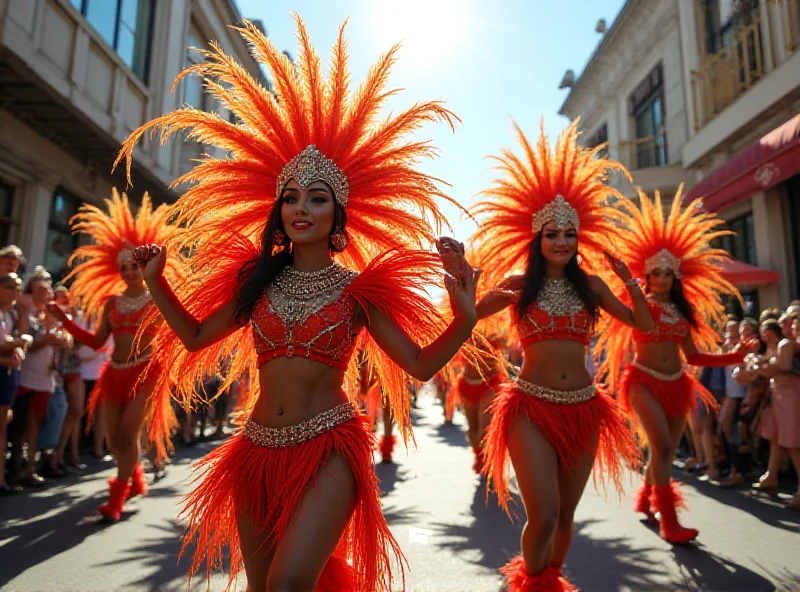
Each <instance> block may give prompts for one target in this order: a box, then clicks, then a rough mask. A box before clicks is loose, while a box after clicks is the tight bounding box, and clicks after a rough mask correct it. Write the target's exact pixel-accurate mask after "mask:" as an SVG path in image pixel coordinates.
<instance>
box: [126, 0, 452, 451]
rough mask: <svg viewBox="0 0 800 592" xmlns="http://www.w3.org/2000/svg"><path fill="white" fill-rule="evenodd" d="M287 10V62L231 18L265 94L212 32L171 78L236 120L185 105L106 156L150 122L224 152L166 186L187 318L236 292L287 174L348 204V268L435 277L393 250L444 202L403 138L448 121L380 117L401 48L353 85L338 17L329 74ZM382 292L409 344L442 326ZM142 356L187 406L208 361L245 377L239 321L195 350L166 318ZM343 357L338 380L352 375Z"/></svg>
mask: <svg viewBox="0 0 800 592" xmlns="http://www.w3.org/2000/svg"><path fill="white" fill-rule="evenodd" d="M293 16H294V18H295V20H296V22H297V27H298V32H297V37H298V41H299V44H300V48H299V52H298V59H297V64H296V66H295V64H293V63H292V62H291V61H290V60H289V58H288V57H287V56H286V55H284V54H283V53H281V52H280V51H278V50H277V49H276V48H275V47H274V45H273V44H272V42H271V41H270V40H269V39H267V37H265V35H264V34H263V33H262V31H261V30H260V29H259V28H258V27H257V26H256V25H254V24H252V23H249V22H247V21H245V22H244V24H243V26H242V27H234V29H235V30H236V31H237V32H238V33H239V34H241V35H242V37H243V38H244V39H245V40H246V41H247V42H248V43H249V46H250V51H251V54H252V55H253V57H254V58H255V59H256V60H257V61H258V62H259V63H260V64H262V65H263V66H265V67H266V69H267V70H268V72H269V75H270V77H271V78H272V80H273V82H274V84H273V87H274V90H275V94H273V93H272V92H271V91H269V90H268V89H266V88H264V87H263V86H262V85H261V84H260V83H259V82H258V81H257V80H255V79H254V78H253V77H252V76H251V75H250V74H249V73H248V72H247V70H246V69H245V68H244V67H243V66H242V65H240V64H239V63H237V61H236V60H235V59H234V58H232V57H230V56H228V55H226V54H225V53H224V52H223V50H222V49H221V47H220V46H219V45H218V44H216V43H212V44H211V47H210V49H208V50H198V51H199V53H200V54H201V56H202V57H203V61H202V62H200V63H198V64H196V65H193V66H190V67H189V68H187V69H186V70H184V71H183V72H182V73H181V74H180V75H179V76H178V78H177V80H176V84H177V83H178V82H179V81H180V80H181V79H182V78H183V77H185V76H188V75H198V76H200V77H201V78H202V79H203V81H204V84H205V88H206V90H207V92H209V93H210V94H211V95H212V96H213V97H214V98H215V99H216V101H217V102H218V103H219V104H221V105H222V106H223V107H224V108H226V109H228V110H230V112H231V113H232V115H234V116H235V117H234V119H233V120H232V121H229V120H228V119H226V118H222V117H220V116H218V115H216V114H214V113H207V112H204V111H200V110H197V109H193V108H191V107H184V108H181V109H178V110H177V111H175V112H173V113H169V114H167V115H164V116H162V117H159V118H157V119H154V120H153V121H151V122H149V123H147V124H145V125H144V126H142V127H141V128H139V129H138V130H136V131H134V132H133V133H132V134H131V136H130V137H129V138H128V139H127V140H126V141H125V142H124V143H123V146H122V150H121V151H120V154H119V156H118V158H117V162H118V163H119V162H120V161H121V160H123V159H126V160H127V166H128V169H129V170H130V166H131V159H132V158H133V152H134V147H135V145H136V144H137V143H138V142H139V140H140V139H141V138H142V137H143V136H144V135H145V134H146V133H148V132H150V133H151V134H152V133H155V132H157V131H160V134H161V140H162V141H166V140H167V139H168V138H169V137H170V136H172V135H174V134H176V133H180V132H186V133H187V134H188V137H189V138H190V139H194V140H197V141H200V142H203V143H205V144H208V145H211V146H215V147H217V148H220V149H221V150H222V152H224V154H225V157H224V158H216V157H213V156H205V157H203V158H202V159H200V160H199V161H198V164H197V165H196V166H195V167H194V169H193V170H191V171H189V172H188V173H186V174H185V175H183V176H182V177H180V178H179V179H177V180H176V181H175V182H174V184H173V185H177V184H184V183H185V184H187V185H188V190H187V191H186V193H184V194H183V195H182V196H181V197H180V198H179V199H178V201H177V203H176V204H175V206H174V212H175V219H174V222H175V224H176V225H177V226H179V227H180V228H181V235H180V236H177V235H176V236H175V237H174V238H173V239H172V240H170V241H168V245H167V246H168V250H169V251H170V252H176V251H177V250H178V249H182V248H187V249H190V251H191V253H192V260H191V264H192V275H191V277H190V278H189V279H188V280H187V281H186V282H184V283H183V284H182V285H177V286H173V287H174V289H175V290H176V292H177V294H178V296H179V297H180V299H181V301H182V302H183V303H184V304H185V306H186V307H187V308H188V309H189V310H190V311H191V313H192V314H193V315H195V317H196V318H200V319H202V318H205V317H206V316H207V315H208V314H210V313H211V312H212V311H213V310H214V309H216V308H217V307H218V306H219V305H220V303H222V302H226V301H227V300H229V299H230V298H231V295H232V294H236V293H237V292H238V291H237V288H238V285H239V273H240V271H241V270H242V266H243V265H244V264H245V263H246V262H248V261H251V260H252V259H253V258H256V257H258V256H259V254H260V250H261V248H262V245H261V238H262V235H263V232H264V228H265V224H266V222H267V219H268V217H269V214H270V211H271V210H272V208H273V206H274V205H275V204H276V203H277V202H278V200H279V199H280V196H281V193H282V190H283V187H284V185H285V184H286V182H287V181H288V180H290V179H294V180H295V181H297V182H298V183H300V184H301V185H303V186H306V185H308V184H309V183H311V182H313V181H315V180H322V181H324V182H326V183H327V184H328V185H329V186H330V188H331V189H332V191H333V197H334V198H335V199H336V201H337V202H338V204H339V205H340V206H342V207H344V208H346V212H347V227H346V229H345V230H346V232H347V235H348V236H349V238H350V240H349V241H348V245H347V247H346V249H345V250H344V251H343V252H341V253H339V254H338V255H337V257H338V259H339V261H340V262H341V263H342V264H343V265H345V266H347V267H349V268H351V269H353V270H355V271H358V272H362V275H361V276H360V278H362V279H364V277H365V273H366V275H367V277H375V276H376V275H377V274H376V270H380V273H387V274H388V273H390V272H391V273H392V274H394V277H395V278H396V280H397V282H398V284H392V285H393V286H395V287H398V286H399V284H402V286H401V287H406V288H408V289H410V290H416V289H417V288H419V287H421V286H424V285H430V284H431V283H433V284H436V283H437V282H438V281H439V278H440V277H441V267H440V266H439V265H438V257H436V256H435V255H432V254H430V253H420V252H419V251H414V253H417V254H416V255H414V254H408V253H406V254H403V251H404V250H405V249H418V248H420V247H426V248H427V247H428V246H429V244H430V241H431V240H432V239H433V238H434V237H435V234H436V233H438V231H439V229H440V228H441V227H442V226H443V225H445V224H446V220H445V218H444V215H443V214H442V212H441V211H440V209H439V207H438V205H437V198H444V199H446V200H450V198H447V196H445V195H444V193H443V192H442V190H441V189H440V188H439V187H440V181H439V180H438V179H435V178H433V177H431V176H429V175H426V174H425V173H423V172H421V171H419V170H418V168H417V165H418V162H419V160H420V159H422V158H427V157H432V156H434V155H435V154H436V150H435V148H434V147H433V146H431V144H430V143H429V142H427V141H425V140H411V139H409V138H408V136H409V134H411V133H413V132H416V131H418V130H419V129H420V128H421V126H422V125H423V124H425V123H430V122H437V121H439V122H444V123H446V124H448V125H450V127H451V128H452V127H453V126H454V124H455V122H456V121H457V118H456V117H455V115H453V114H452V113H451V112H450V111H449V110H447V109H446V108H445V107H444V106H443V104H442V103H440V102H438V101H430V102H424V103H418V104H415V105H413V106H411V107H410V108H408V109H406V110H404V111H401V112H400V113H397V114H396V115H394V116H389V117H387V118H386V119H383V120H379V119H378V115H379V111H380V109H381V107H382V106H383V105H384V103H385V102H386V100H387V99H388V98H389V97H390V96H392V95H394V94H395V93H396V92H397V91H396V90H387V89H386V85H387V81H388V76H389V71H390V70H391V68H392V66H393V64H394V63H395V61H396V54H397V51H398V49H399V46H397V45H395V46H393V47H392V48H391V49H390V50H389V51H388V52H387V53H386V54H384V55H383V56H381V58H380V59H379V61H378V62H377V63H376V64H375V65H374V66H373V67H372V68H371V69H370V70H369V72H368V74H367V77H366V79H365V80H364V82H363V83H362V84H361V85H360V86H359V87H358V89H357V90H356V91H355V92H351V90H350V75H349V73H348V69H347V62H348V56H347V44H346V38H345V36H344V25H342V27H340V29H339V35H338V38H337V40H336V43H335V45H334V48H333V55H332V60H331V61H332V63H331V67H330V72H329V74H328V75H324V74H323V72H322V70H321V66H320V58H319V56H318V55H317V53H316V51H315V49H314V47H313V46H312V44H311V41H310V39H309V37H308V34H307V32H306V28H305V25H304V23H303V22H302V21H301V20H300V18H299V17H298V16H297V14H296V13H293ZM173 88H174V86H173ZM450 201H451V202H452V200H450ZM452 203H455V202H452ZM386 253H393V255H390V256H385V254H386ZM363 283H364V282H363V281H362V284H363ZM387 285H389V284H388V283H387V282H379V281H375V282H374V283H373V284H370V289H371V290H374V291H375V293H377V292H380V291H381V290H382V289H384V288H385V287H386V286H387ZM396 294H397V292H396V291H395V295H396ZM390 296H392V295H391V294H389V295H385V296H384V297H383V302H384V304H385V303H386V302H393V303H395V304H396V306H395V304H393V305H392V306H393V307H394V309H395V310H393V311H392V312H394V313H395V319H396V320H397V321H398V324H400V325H401V326H402V327H403V329H404V330H406V332H407V333H408V334H409V335H410V336H412V338H413V339H414V340H415V341H417V342H418V343H420V344H422V345H427V344H428V343H430V342H431V341H433V339H435V337H436V336H438V334H439V333H440V332H441V331H442V330H444V327H445V326H446V323H445V321H444V318H443V317H442V316H441V315H440V314H438V313H437V311H436V309H435V307H434V306H433V304H432V303H430V305H428V303H427V301H425V302H423V300H424V298H423V297H422V296H420V298H419V299H418V300H416V301H414V302H412V301H411V300H413V299H412V298H406V297H404V298H403V301H402V302H395V301H394V300H391V299H390ZM365 347H366V351H367V352H368V355H369V356H370V358H371V360H372V362H373V364H374V367H375V368H376V371H377V373H378V376H379V379H380V381H381V384H382V387H383V388H384V390H385V391H386V392H387V397H389V399H390V401H391V402H392V407H393V409H394V411H395V418H396V420H397V422H398V425H399V427H400V430H401V432H403V434H404V435H408V434H409V433H410V431H409V430H410V422H409V418H408V416H409V413H408V397H407V390H406V388H405V375H404V374H403V373H402V371H400V369H399V368H398V367H396V365H393V363H392V362H391V361H390V360H388V359H387V358H386V357H385V354H384V353H383V352H382V351H381V350H380V348H378V346H377V345H376V344H375V343H374V341H372V340H369V339H368V340H367V344H366V346H365ZM154 358H158V359H159V363H160V364H161V365H162V367H163V368H164V369H165V371H164V373H163V376H164V378H163V380H169V381H172V382H174V383H175V386H176V387H177V388H176V391H177V396H178V398H179V399H181V400H182V402H183V403H184V404H185V405H192V404H194V403H195V402H196V399H197V394H196V393H194V390H193V389H194V384H195V383H196V382H197V381H198V379H200V378H202V374H203V373H204V372H208V370H207V368H209V367H216V364H217V361H218V360H219V359H225V360H229V367H230V371H229V373H228V374H227V376H226V381H227V382H228V383H229V382H230V381H232V380H234V379H235V378H236V377H238V376H241V375H244V374H248V373H249V376H251V377H253V376H256V375H257V372H256V368H255V363H256V355H255V351H254V345H253V339H252V336H251V332H250V330H249V329H247V328H245V327H242V328H241V329H239V330H237V331H235V332H234V333H233V334H232V335H231V336H230V337H228V338H226V339H224V340H222V341H220V342H219V343H216V344H214V345H213V346H211V347H208V348H206V349H204V350H202V351H199V352H188V351H186V349H185V348H183V346H182V344H181V343H180V342H179V340H178V339H177V338H176V337H175V335H174V334H170V332H169V331H168V330H167V329H166V328H165V329H164V330H163V331H162V333H161V334H160V335H159V339H158V343H157V346H156V355H154ZM354 362H355V361H353V363H352V364H351V368H350V372H349V373H348V378H349V380H355V377H356V372H355V369H354ZM226 387H227V384H226V385H223V386H222V387H221V388H220V389H219V390H220V392H222V391H224V389H225V388H226ZM257 396H258V388H257V387H256V388H253V389H250V390H249V394H248V401H246V402H245V404H244V405H243V408H246V407H247V405H248V404H250V403H251V402H252V400H254V399H255V398H257Z"/></svg>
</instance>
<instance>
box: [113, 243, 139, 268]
mask: <svg viewBox="0 0 800 592" xmlns="http://www.w3.org/2000/svg"><path fill="white" fill-rule="evenodd" d="M134 262H135V259H134V258H133V249H129V248H128V247H125V248H124V249H122V250H121V251H120V252H119V255H117V265H119V266H120V267H122V266H123V265H126V264H127V265H130V264H131V263H134Z"/></svg>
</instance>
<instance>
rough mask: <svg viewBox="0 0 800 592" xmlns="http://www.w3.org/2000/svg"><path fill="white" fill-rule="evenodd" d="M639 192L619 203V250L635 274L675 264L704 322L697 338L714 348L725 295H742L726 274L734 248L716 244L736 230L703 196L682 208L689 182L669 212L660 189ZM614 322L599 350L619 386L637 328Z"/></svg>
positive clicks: (619, 290)
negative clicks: (709, 208)
mask: <svg viewBox="0 0 800 592" xmlns="http://www.w3.org/2000/svg"><path fill="white" fill-rule="evenodd" d="M638 194H639V203H638V204H637V203H636V202H634V201H633V200H630V199H628V198H624V199H622V200H621V201H620V202H619V203H618V204H617V206H618V208H619V209H618V210H617V213H616V215H615V220H616V223H617V230H616V235H617V244H618V248H619V251H618V256H619V257H620V258H621V259H622V260H623V261H624V262H625V263H626V264H627V265H628V268H629V269H630V271H631V275H632V276H633V277H635V278H641V279H644V278H645V277H646V276H647V275H648V274H649V273H650V272H652V271H653V269H655V268H661V269H670V270H672V271H673V272H674V273H675V276H676V277H677V278H679V279H680V282H681V286H682V288H683V292H684V294H685V296H686V298H687V300H688V301H689V303H690V304H691V306H692V309H693V310H694V313H695V318H696V320H697V323H698V326H697V328H695V329H694V330H693V331H692V338H693V339H694V340H695V343H696V345H697V346H698V348H699V349H700V350H701V351H702V350H705V351H714V350H715V349H716V344H717V340H718V336H717V331H716V330H715V329H714V327H715V326H716V327H721V326H722V324H723V322H724V320H725V307H724V304H723V302H722V296H723V295H735V296H737V297H740V295H739V292H738V290H736V288H735V287H734V286H733V284H731V283H730V282H729V281H728V280H726V279H725V278H724V277H723V276H722V266H723V264H724V263H725V261H727V260H728V259H729V255H728V253H727V252H725V251H724V250H722V249H718V248H714V247H713V246H712V242H713V241H714V240H715V239H717V238H719V237H722V236H725V235H730V234H731V232H730V231H727V230H724V229H723V228H722V227H723V226H724V224H725V221H724V220H721V219H720V218H718V217H717V216H716V215H715V214H713V213H710V212H705V211H703V210H702V200H700V199H696V200H694V201H693V202H692V203H690V204H689V205H688V206H687V207H685V208H683V209H682V208H681V203H682V199H683V186H681V187H680V188H679V189H678V192H677V193H676V194H675V198H674V199H673V201H672V207H671V209H670V211H669V215H667V216H665V212H664V208H663V206H662V203H661V195H660V194H659V192H656V194H655V199H653V200H651V199H650V198H649V197H648V196H647V195H646V194H645V193H644V192H642V191H641V190H638ZM608 281H609V285H610V287H611V288H612V290H613V291H614V292H615V293H616V294H617V296H618V297H619V298H620V299H621V300H623V301H625V302H628V303H629V301H630V298H629V296H628V294H627V290H625V287H624V286H623V285H622V282H621V281H619V279H618V278H616V277H609V278H608ZM608 323H609V324H608V327H607V328H606V330H604V331H602V332H600V335H599V339H598V341H597V345H596V346H595V353H596V354H597V356H601V355H604V356H605V361H604V364H603V365H602V366H601V368H600V370H599V372H600V374H601V375H602V374H604V373H608V380H609V382H610V383H611V384H612V386H613V385H614V384H615V383H616V380H617V378H618V377H617V374H618V372H619V370H621V368H622V365H623V364H624V362H625V361H626V359H627V358H628V357H629V356H630V355H631V354H632V346H633V329H632V328H631V327H628V326H627V325H624V324H623V323H620V322H619V321H616V320H615V319H608Z"/></svg>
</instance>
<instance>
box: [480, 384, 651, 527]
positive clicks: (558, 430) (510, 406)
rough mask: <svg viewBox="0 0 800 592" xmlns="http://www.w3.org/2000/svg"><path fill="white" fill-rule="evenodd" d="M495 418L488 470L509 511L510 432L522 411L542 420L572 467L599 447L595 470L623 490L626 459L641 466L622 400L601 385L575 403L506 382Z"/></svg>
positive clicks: (561, 462)
mask: <svg viewBox="0 0 800 592" xmlns="http://www.w3.org/2000/svg"><path fill="white" fill-rule="evenodd" d="M490 412H491V414H492V421H491V423H490V424H489V428H488V430H487V433H486V437H485V439H484V446H483V451H484V455H485V456H484V459H485V465H484V469H483V472H484V474H485V475H486V477H487V484H489V485H491V484H492V483H493V484H494V488H495V490H496V492H497V497H498V502H499V504H500V505H501V507H502V508H503V509H504V510H505V511H506V512H509V508H508V501H509V499H510V496H509V493H508V468H509V467H508V463H509V460H510V458H509V455H508V433H509V430H510V428H511V426H512V424H513V422H514V420H516V419H517V417H518V416H519V415H520V414H522V415H524V416H525V417H527V418H528V421H530V422H532V423H533V424H535V425H536V427H537V428H538V429H539V431H540V432H541V433H542V434H543V435H544V437H545V438H547V440H548V441H549V442H550V444H551V445H552V446H553V448H554V449H555V451H556V454H557V455H558V462H559V465H560V466H561V467H562V468H563V469H565V470H566V471H570V470H572V469H573V468H574V467H575V465H576V464H577V463H578V462H579V461H580V460H581V458H582V457H584V456H585V455H586V454H587V453H591V452H592V451H593V447H594V443H595V441H597V442H598V444H597V452H596V456H595V466H594V469H595V470H594V472H593V473H592V476H593V479H594V481H595V486H597V485H598V480H599V481H600V482H601V483H605V481H606V479H610V480H611V481H612V482H613V483H614V485H615V486H616V488H617V491H622V465H623V463H624V464H627V465H628V466H630V467H633V466H637V465H638V464H639V462H640V453H639V451H638V449H637V447H636V444H635V442H634V440H633V437H632V435H631V431H630V429H629V428H628V426H627V424H626V422H625V417H624V415H623V414H622V413H621V411H620V409H619V407H618V406H617V403H616V402H615V401H614V399H613V398H611V397H610V396H609V395H608V394H607V393H605V392H604V391H603V390H601V388H600V387H599V386H598V387H597V390H596V394H595V396H594V397H592V398H591V399H589V400H588V401H584V402H582V403H575V404H564V403H553V402H550V401H546V400H544V399H541V398H539V397H535V396H532V395H529V394H527V393H526V392H524V391H523V390H521V389H520V388H519V387H518V386H517V385H516V384H513V383H512V384H506V385H505V386H503V387H501V389H500V392H499V393H498V394H497V396H496V397H495V398H494V401H493V402H492V405H491V407H490Z"/></svg>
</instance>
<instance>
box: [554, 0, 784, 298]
mask: <svg viewBox="0 0 800 592" xmlns="http://www.w3.org/2000/svg"><path fill="white" fill-rule="evenodd" d="M799 31H800V0H628V2H626V3H625V5H624V6H623V8H622V9H621V11H620V14H619V15H618V17H617V19H616V20H615V22H614V24H613V26H612V27H611V28H610V29H609V31H608V32H607V33H606V34H605V36H604V37H603V39H602V40H601V42H600V43H599V45H598V47H597V49H596V51H595V53H594V54H593V55H592V56H591V58H590V60H589V63H588V64H587V66H586V68H585V69H584V72H583V73H582V74H581V76H580V77H579V78H578V80H577V81H576V82H575V84H574V86H573V88H572V90H571V92H570V94H569V96H568V97H567V99H566V101H565V102H564V104H563V106H562V108H561V113H562V114H563V115H566V116H568V117H570V118H574V117H576V116H579V115H580V116H581V117H582V122H581V126H582V128H583V130H584V133H585V135H584V140H583V142H584V143H585V144H586V145H596V144H599V143H601V142H604V141H605V142H608V144H609V154H610V156H611V158H614V159H616V160H619V161H621V162H622V163H623V164H625V165H626V166H627V167H628V168H629V170H630V171H631V174H632V176H633V185H635V186H640V187H641V188H642V189H644V190H645V191H646V192H647V193H650V194H652V192H653V190H654V189H659V190H660V191H661V193H662V195H665V196H666V197H672V195H674V192H675V190H676V189H677V187H678V186H679V185H680V184H681V183H683V184H684V185H685V187H686V190H687V191H686V196H685V199H686V201H685V202H684V203H688V201H689V200H692V199H694V198H696V197H702V198H703V204H704V207H705V208H706V209H707V210H710V211H714V212H717V213H718V214H719V216H720V217H722V218H723V219H724V220H726V221H727V224H728V227H729V229H731V230H732V231H734V232H735V233H736V234H735V236H732V237H729V238H726V239H724V240H723V241H721V243H720V246H721V247H723V248H725V249H726V250H727V251H728V252H729V253H730V254H731V256H732V257H733V259H734V261H733V263H731V264H730V265H728V266H726V269H725V274H726V276H727V277H728V278H729V279H730V280H731V281H733V282H734V284H736V285H737V287H739V289H740V290H741V291H742V293H743V295H744V296H745V299H746V300H747V301H748V302H749V303H750V308H751V309H752V310H753V311H755V310H759V309H762V308H765V307H771V306H786V304H787V303H788V302H789V301H790V300H792V299H795V298H798V296H800V290H799V287H798V281H800V181H798V176H797V175H798V173H800V118H799V117H798V113H800V51H798V50H799V49H800V36H799V35H798V32H799ZM612 182H613V184H614V185H616V186H617V187H618V188H619V189H620V190H622V191H623V193H625V194H627V195H632V194H633V193H634V190H633V188H632V187H631V185H630V184H629V183H627V182H626V181H625V180H624V178H621V177H615V178H614V179H613V180H612Z"/></svg>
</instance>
